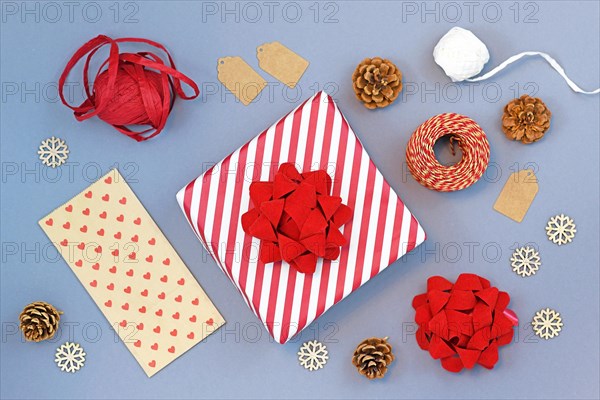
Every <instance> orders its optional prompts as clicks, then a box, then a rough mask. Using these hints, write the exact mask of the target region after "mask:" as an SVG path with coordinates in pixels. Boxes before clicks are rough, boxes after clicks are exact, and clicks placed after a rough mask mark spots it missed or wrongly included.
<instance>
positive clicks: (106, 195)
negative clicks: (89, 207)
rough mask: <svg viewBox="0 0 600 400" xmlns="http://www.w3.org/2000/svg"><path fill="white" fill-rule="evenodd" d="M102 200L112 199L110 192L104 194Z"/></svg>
mask: <svg viewBox="0 0 600 400" xmlns="http://www.w3.org/2000/svg"><path fill="white" fill-rule="evenodd" d="M102 200H104V201H108V200H110V196H109V195H108V193H107V194H105V195H104V196H102Z"/></svg>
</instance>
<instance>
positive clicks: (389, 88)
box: [352, 57, 402, 109]
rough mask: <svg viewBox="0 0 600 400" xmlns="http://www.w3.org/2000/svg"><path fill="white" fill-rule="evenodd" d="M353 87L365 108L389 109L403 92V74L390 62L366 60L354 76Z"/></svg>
mask: <svg viewBox="0 0 600 400" xmlns="http://www.w3.org/2000/svg"><path fill="white" fill-rule="evenodd" d="M352 86H353V87H354V93H355V94H356V98H357V99H358V100H360V101H362V103H363V104H364V106H365V107H367V108H369V109H374V108H383V107H387V106H389V105H390V104H392V102H393V101H394V100H396V98H397V97H398V94H400V92H401V91H402V72H400V70H399V69H398V68H397V67H396V66H395V65H394V63H392V62H391V61H390V60H387V59H381V58H379V57H375V58H365V59H364V60H362V61H361V63H360V64H358V67H356V70H354V74H352Z"/></svg>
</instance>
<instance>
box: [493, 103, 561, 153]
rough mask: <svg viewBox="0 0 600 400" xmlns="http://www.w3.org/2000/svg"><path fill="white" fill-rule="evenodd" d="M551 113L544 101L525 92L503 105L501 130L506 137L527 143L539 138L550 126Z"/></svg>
mask: <svg viewBox="0 0 600 400" xmlns="http://www.w3.org/2000/svg"><path fill="white" fill-rule="evenodd" d="M551 117H552V113H551V112H550V110H548V108H547V107H546V105H545V104H544V102H543V101H542V100H540V99H538V98H537V97H530V96H528V95H526V94H524V95H523V96H521V97H520V98H518V99H513V100H511V101H510V102H509V103H508V104H507V105H506V106H504V115H503V116H502V130H503V131H504V134H505V135H506V137H507V138H509V139H511V140H520V141H522V142H523V143H526V144H529V143H533V142H537V141H538V140H540V139H541V138H542V137H543V136H544V133H546V131H547V130H548V128H550V118H551Z"/></svg>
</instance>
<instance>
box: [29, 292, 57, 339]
mask: <svg viewBox="0 0 600 400" xmlns="http://www.w3.org/2000/svg"><path fill="white" fill-rule="evenodd" d="M60 314H62V311H58V310H57V309H56V308H54V306H52V305H51V304H48V303H45V302H43V301H36V302H34V303H31V304H28V305H27V306H26V307H25V308H24V309H23V311H22V312H21V315H19V321H20V328H21V331H23V335H24V336H25V339H26V340H28V341H30V342H41V341H42V340H46V339H50V338H52V337H53V336H54V335H55V334H56V330H57V329H58V323H59V321H60Z"/></svg>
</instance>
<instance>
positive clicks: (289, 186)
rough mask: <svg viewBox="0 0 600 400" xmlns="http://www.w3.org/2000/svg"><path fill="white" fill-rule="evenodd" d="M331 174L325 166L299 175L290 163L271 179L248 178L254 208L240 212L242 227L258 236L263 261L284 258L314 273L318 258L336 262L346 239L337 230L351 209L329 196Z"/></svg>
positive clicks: (296, 266) (348, 217)
mask: <svg viewBox="0 0 600 400" xmlns="http://www.w3.org/2000/svg"><path fill="white" fill-rule="evenodd" d="M330 192H331V177H330V176H329V174H328V173H327V172H326V171H325V170H316V171H309V172H303V173H300V172H298V170H297V169H296V166H295V165H294V164H293V163H284V164H281V165H280V166H279V170H278V172H277V174H275V178H274V180H273V181H272V182H259V181H257V182H252V183H251V184H250V199H251V200H252V204H253V205H254V208H252V209H250V210H249V211H248V212H246V213H245V214H243V215H242V228H243V229H244V232H246V233H247V234H248V235H251V236H254V237H256V238H259V239H260V240H261V242H260V250H259V258H260V261H261V262H263V263H272V262H277V261H282V260H284V261H286V262H287V263H289V264H290V266H291V267H292V268H294V269H296V270H297V271H298V272H301V273H305V274H312V273H314V272H315V270H316V265H317V260H318V258H319V257H322V258H324V259H326V260H335V259H337V258H338V257H339V255H340V246H344V245H346V243H347V242H348V241H347V240H346V238H345V237H344V235H342V233H341V232H340V230H339V228H340V227H341V226H342V225H344V224H345V223H346V222H348V221H349V220H350V219H351V218H352V214H353V212H352V209H351V208H350V207H348V206H346V205H345V204H342V198H341V197H339V196H330V195H329V193H330Z"/></svg>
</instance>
